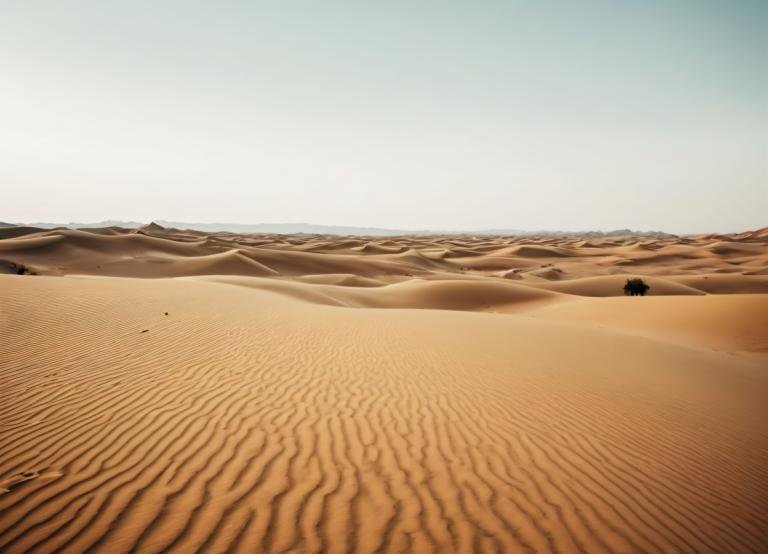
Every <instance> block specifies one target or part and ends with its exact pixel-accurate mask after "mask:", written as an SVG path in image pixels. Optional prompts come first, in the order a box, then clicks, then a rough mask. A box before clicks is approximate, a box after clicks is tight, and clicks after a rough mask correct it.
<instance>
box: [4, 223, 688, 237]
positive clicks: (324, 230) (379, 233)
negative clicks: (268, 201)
mask: <svg viewBox="0 0 768 554" xmlns="http://www.w3.org/2000/svg"><path fill="white" fill-rule="evenodd" d="M153 223H155V224H156V225H160V226H162V227H167V228H174V229H193V230H196V231H203V232H206V233H218V232H230V233H255V234H260V233H261V234H286V235H293V234H298V233H305V234H308V235H357V236H374V237H384V236H397V235H516V236H526V235H578V236H582V237H607V236H621V235H634V236H645V237H657V238H660V237H674V236H676V235H672V234H669V233H665V232H662V231H632V230H630V229H617V230H614V231H551V230H538V231H525V230H522V229H481V230H474V231H473V230H438V229H432V230H426V229H422V230H412V229H383V228H380V227H347V226H340V225H315V224H312V223H188V222H182V221H166V220H163V219H156V220H154V221H153ZM17 225H20V226H21V225H23V226H27V227H38V228H41V229H55V228H57V227H67V228H70V229H93V228H103V227H123V228H126V229H139V228H141V227H144V226H145V225H147V224H146V223H141V222H138V221H119V220H112V219H108V220H106V221H97V222H95V223H77V222H70V223H45V222H35V223H2V222H0V227H13V226H17Z"/></svg>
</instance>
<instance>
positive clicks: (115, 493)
mask: <svg viewBox="0 0 768 554" xmlns="http://www.w3.org/2000/svg"><path fill="white" fill-rule="evenodd" d="M0 233H2V235H0V236H2V237H4V238H1V239H0V272H3V273H6V274H3V275H0V392H1V393H2V401H0V552H3V553H20V552H108V553H109V554H118V553H124V552H125V553H127V552H137V553H155V552H206V553H207V552H244V553H252V552H435V553H442V552H562V553H570V552H584V553H593V552H713V553H724V552H768V532H767V531H766V530H767V529H768V478H767V477H766V476H767V475H768V230H766V229H763V230H759V231H754V232H749V233H741V234H738V235H727V236H717V235H706V236H705V235H701V236H695V237H684V238H665V239H653V238H636V237H610V238H599V239H598V238H584V237H577V236H574V237H538V238H537V237H527V238H509V237H471V236H460V237H459V236H435V237H392V238H377V239H370V238H363V237H329V236H301V235H296V236H277V235H275V236H264V235H259V236H257V235H250V236H249V235H233V234H228V233H217V234H204V233H198V232H192V231H180V230H174V229H163V228H161V227H159V226H155V225H152V226H147V227H145V228H143V229H141V230H139V231H127V230H124V229H117V228H107V229H95V230H88V231H85V230H82V231H75V230H66V229H59V230H52V231H48V230H39V229H33V228H8V229H0ZM20 269H21V270H22V273H37V275H29V274H25V275H16V274H15V273H18V272H19V270H20ZM632 276H640V277H642V278H643V279H645V280H646V281H647V282H648V283H649V284H650V285H651V290H650V293H649V296H646V297H626V296H624V295H623V292H622V286H623V283H624V281H625V280H626V279H627V277H632Z"/></svg>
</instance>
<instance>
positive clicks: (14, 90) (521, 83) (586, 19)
mask: <svg viewBox="0 0 768 554" xmlns="http://www.w3.org/2000/svg"><path fill="white" fill-rule="evenodd" d="M767 28H768V3H767V2H757V1H755V2H746V1H738V0H737V1H733V2H728V1H721V2H713V1H706V0H702V1H674V0H672V1H661V0H658V1H657V0H651V1H646V2H639V1H637V2H627V1H623V2H622V1H611V2H608V1H606V2H597V1H587V2H546V1H537V2H533V1H532V2H513V1H509V2H490V1H487V2H320V1H315V2H291V1H279V2H277V1H276V2H257V1H226V0H223V1H219V2H213V1H208V2H200V1H198V2H194V1H174V2H170V1H162V0H156V1H153V2H142V1H125V2H117V1H108V0H107V1H105V0H101V1H90V2H85V1H67V0H56V1H35V0H18V1H3V0H0V187H2V191H3V202H2V205H0V221H41V220H45V221H93V220H101V219H107V218H114V219H131V220H140V221H148V220H151V219H155V218H157V219H169V220H182V221H200V222H207V221H232V222H242V223H259V222H297V221H306V222H312V223H322V224H336V225H360V226H378V227H396V228H413V229H424V228H440V229H478V228H493V227H497V228H498V227H506V228H523V229H543V228H548V229H611V228H623V227H631V228H637V229H664V230H668V231H671V232H697V231H705V230H706V231H734V230H741V229H747V228H754V227H759V226H765V225H768V217H767V216H766V214H768V162H766V159H768V69H767V68H768V38H766V37H767V36H768V33H766V29H767Z"/></svg>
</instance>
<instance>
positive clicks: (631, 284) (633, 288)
mask: <svg viewBox="0 0 768 554" xmlns="http://www.w3.org/2000/svg"><path fill="white" fill-rule="evenodd" d="M650 288H651V287H650V285H647V284H646V283H645V281H643V280H642V279H640V277H635V278H634V279H627V282H626V284H625V285H624V294H626V295H627V296H645V293H646V292H648V290H649V289H650Z"/></svg>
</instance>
